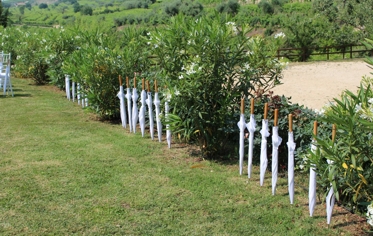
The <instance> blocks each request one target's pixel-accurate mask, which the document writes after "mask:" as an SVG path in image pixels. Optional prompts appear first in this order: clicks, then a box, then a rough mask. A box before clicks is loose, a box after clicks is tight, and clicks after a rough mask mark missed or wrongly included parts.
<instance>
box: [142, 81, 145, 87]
mask: <svg viewBox="0 0 373 236" xmlns="http://www.w3.org/2000/svg"><path fill="white" fill-rule="evenodd" d="M142 90H145V79H144V78H142Z"/></svg>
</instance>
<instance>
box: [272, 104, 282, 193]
mask: <svg viewBox="0 0 373 236" xmlns="http://www.w3.org/2000/svg"><path fill="white" fill-rule="evenodd" d="M277 117H278V109H275V121H274V126H273V127H272V195H275V194H276V184H277V174H278V147H279V146H280V144H281V141H282V138H281V137H280V136H278V126H277Z"/></svg>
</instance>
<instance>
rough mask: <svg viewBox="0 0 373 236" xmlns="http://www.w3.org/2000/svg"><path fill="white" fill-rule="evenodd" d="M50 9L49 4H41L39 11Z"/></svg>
mask: <svg viewBox="0 0 373 236" xmlns="http://www.w3.org/2000/svg"><path fill="white" fill-rule="evenodd" d="M47 8H48V4H47V3H40V4H39V9H47Z"/></svg>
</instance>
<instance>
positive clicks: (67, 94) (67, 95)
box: [65, 75, 70, 100]
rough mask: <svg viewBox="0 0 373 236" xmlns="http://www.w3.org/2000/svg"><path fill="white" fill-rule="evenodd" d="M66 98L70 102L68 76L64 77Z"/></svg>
mask: <svg viewBox="0 0 373 236" xmlns="http://www.w3.org/2000/svg"><path fill="white" fill-rule="evenodd" d="M65 89H66V97H67V99H69V100H70V75H65Z"/></svg>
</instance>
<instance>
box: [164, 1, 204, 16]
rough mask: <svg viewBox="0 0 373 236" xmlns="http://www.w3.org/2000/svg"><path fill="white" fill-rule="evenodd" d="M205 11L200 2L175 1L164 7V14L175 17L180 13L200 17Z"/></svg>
mask: <svg viewBox="0 0 373 236" xmlns="http://www.w3.org/2000/svg"><path fill="white" fill-rule="evenodd" d="M202 11H203V6H202V4H200V3H199V2H196V1H191V0H185V1H180V0H177V1H173V2H170V3H167V4H166V5H165V7H164V12H165V13H166V14H167V15H169V16H175V15H177V14H179V13H182V14H184V15H185V16H192V17H195V16H198V15H200V14H201V12H202Z"/></svg>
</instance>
